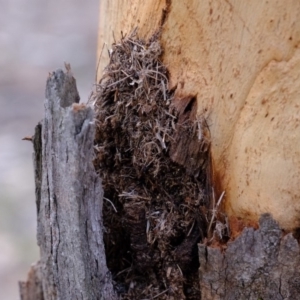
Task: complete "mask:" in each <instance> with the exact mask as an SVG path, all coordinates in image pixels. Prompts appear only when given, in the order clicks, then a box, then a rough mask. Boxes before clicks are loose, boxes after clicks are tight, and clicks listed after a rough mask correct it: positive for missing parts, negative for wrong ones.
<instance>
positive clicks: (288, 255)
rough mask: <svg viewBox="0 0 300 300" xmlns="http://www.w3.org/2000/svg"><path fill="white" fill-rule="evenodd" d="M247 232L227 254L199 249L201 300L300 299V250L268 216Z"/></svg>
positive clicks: (234, 243)
mask: <svg viewBox="0 0 300 300" xmlns="http://www.w3.org/2000/svg"><path fill="white" fill-rule="evenodd" d="M259 225H260V228H259V229H258V230H256V231H255V230H254V229H253V228H246V229H244V231H243V233H242V235H241V236H240V237H238V238H237V239H236V240H235V241H233V242H229V243H228V247H227V249H226V250H225V253H224V254H222V253H221V251H220V250H219V249H217V248H211V247H206V246H205V245H203V244H202V245H199V259H200V286H201V295H202V299H206V300H210V299H224V300H225V299H228V300H235V299H236V300H244V299H245V300H252V299H253V300H258V299H263V300H277V299H278V300H280V299H291V300H294V299H300V269H299V266H300V249H299V244H298V242H297V240H296V239H295V238H294V237H293V235H292V234H291V233H289V234H287V235H285V236H284V237H282V231H281V229H280V228H279V226H278V224H277V223H276V222H275V221H274V220H273V219H272V217H271V216H270V215H269V214H264V215H262V217H261V218H260V221H259Z"/></svg>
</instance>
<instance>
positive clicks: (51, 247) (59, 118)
mask: <svg viewBox="0 0 300 300" xmlns="http://www.w3.org/2000/svg"><path fill="white" fill-rule="evenodd" d="M66 67H67V72H66V73H64V72H63V71H61V70H58V71H56V72H53V73H52V74H50V75H49V78H48V80H47V86H46V100H45V117H44V119H43V121H42V124H40V125H38V126H37V127H36V131H35V135H34V138H33V143H34V150H35V152H34V166H35V183H36V203H37V216H38V233H37V239H38V245H39V247H40V253H41V259H40V261H39V263H38V264H36V265H35V266H33V267H32V268H31V271H30V273H29V275H28V280H27V282H25V283H20V291H21V299H22V300H25V299H26V300H42V299H43V300H50V299H53V300H54V299H116V294H115V293H114V291H113V286H112V281H111V276H110V272H109V271H108V269H107V266H106V259H105V252H104V245H103V236H102V231H103V226H102V201H103V191H102V187H101V182H100V179H99V177H98V176H97V175H96V173H95V170H94V166H93V163H92V160H93V157H94V150H93V143H94V134H95V124H94V120H93V110H92V108H90V107H87V106H86V105H84V104H76V102H77V103H78V102H79V95H78V92H77V88H76V82H75V79H74V78H73V76H72V74H71V71H70V68H69V67H68V66H66Z"/></svg>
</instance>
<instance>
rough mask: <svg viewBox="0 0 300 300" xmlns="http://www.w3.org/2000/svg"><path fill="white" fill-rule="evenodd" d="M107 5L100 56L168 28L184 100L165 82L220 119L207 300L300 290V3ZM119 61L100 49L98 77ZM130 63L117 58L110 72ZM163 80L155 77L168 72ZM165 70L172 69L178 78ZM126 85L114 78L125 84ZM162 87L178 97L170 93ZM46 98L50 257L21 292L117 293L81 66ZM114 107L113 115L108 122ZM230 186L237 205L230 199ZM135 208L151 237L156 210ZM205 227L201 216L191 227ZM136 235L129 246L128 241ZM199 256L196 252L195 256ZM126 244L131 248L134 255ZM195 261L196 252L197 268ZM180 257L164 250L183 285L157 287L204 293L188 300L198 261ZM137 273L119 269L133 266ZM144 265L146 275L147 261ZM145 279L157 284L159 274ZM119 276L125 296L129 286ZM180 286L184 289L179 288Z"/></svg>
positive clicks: (214, 141) (40, 134)
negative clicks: (78, 77)
mask: <svg viewBox="0 0 300 300" xmlns="http://www.w3.org/2000/svg"><path fill="white" fill-rule="evenodd" d="M100 6H101V12H100V31H99V47H98V53H99V57H100V53H102V49H103V43H107V44H108V46H109V47H110V46H111V44H112V42H113V41H115V42H117V43H118V41H119V40H120V39H121V37H122V36H123V35H124V34H126V33H127V34H128V33H130V32H131V31H132V30H133V29H134V28H135V27H138V28H139V29H138V33H139V36H140V37H142V38H145V39H149V38H150V37H151V36H152V35H153V34H154V33H156V38H158V42H159V43H160V44H161V45H162V47H163V51H164V52H163V55H162V57H161V59H162V61H163V63H164V64H165V65H166V66H167V67H168V70H169V78H168V79H169V82H168V83H169V89H170V90H172V91H174V90H175V94H174V97H173V94H172V93H171V92H170V91H167V92H168V95H169V94H172V97H173V98H172V99H173V100H174V105H175V107H177V108H181V109H182V111H184V112H186V111H188V112H189V113H191V111H192V109H189V107H190V106H192V108H194V104H195V103H196V104H197V116H196V119H197V117H201V118H203V119H206V120H207V122H208V125H209V129H210V138H211V149H210V151H211V153H210V157H211V159H212V169H213V176H212V181H211V182H210V184H211V186H210V187H209V188H210V189H211V190H212V191H213V193H212V194H215V195H216V196H219V195H221V196H220V197H219V201H218V204H216V203H211V208H212V211H211V212H210V213H207V215H208V216H210V217H211V220H210V222H209V226H208V229H210V228H212V229H213V228H214V234H213V236H209V235H208V236H207V239H203V240H201V243H200V244H199V245H198V257H197V259H198V260H199V263H200V267H199V286H200V290H201V298H202V299H253V300H254V299H255V300H257V299H264V300H266V299H270V300H271V299H272V300H273V299H298V298H300V284H299V282H300V272H299V262H300V253H299V252H300V249H299V243H298V241H297V238H299V234H298V233H299V230H298V228H299V227H300V221H299V220H300V218H299V216H298V211H299V209H300V204H299V201H298V198H299V196H298V195H299V193H300V188H299V184H298V182H299V169H300V155H299V153H298V151H296V150H295V149H297V147H299V146H300V136H299V134H298V133H297V131H296V132H295V131H294V130H297V129H298V126H299V120H300V118H299V103H298V102H299V100H298V99H299V96H300V92H299V91H300V77H299V76H298V74H299V71H300V51H299V42H300V19H299V15H300V2H298V1H296V0H288V1H285V2H280V1H273V2H271V3H270V1H267V0H263V1H260V0H254V1H251V2H250V1H249V2H247V3H246V2H243V3H242V4H241V2H240V1H238V0H232V1H231V2H229V1H217V0H213V1H210V2H209V1H202V0H201V1H197V0H191V1H187V0H186V1H170V0H156V1H155V0H150V1H147V2H146V3H145V1H141V0H133V1H121V0H113V1H108V0H103V1H101V2H100ZM122 32H123V33H122ZM152 41H154V39H153V40H152ZM123 42H124V41H123ZM156 42H157V41H156V40H155V43H156ZM130 43H131V44H130V45H131V46H132V49H131V50H130V51H136V50H135V46H134V43H135V41H130ZM155 43H154V44H155ZM141 44H142V43H141ZM141 44H140V45H138V46H139V47H140V48H142V49H143V51H145V52H147V51H148V52H149V53H150V52H151V51H152V50H153V49H148V48H147V45H149V44H143V45H142V46H141ZM154 44H153V43H152V44H150V46H153V45H154ZM122 45H123V46H122V47H124V43H123V44H122ZM155 45H157V44H155ZM127 46H128V45H127V44H126V45H125V48H124V49H125V50H124V51H125V53H126V55H128V51H129V48H128V47H127ZM148 52H147V53H148ZM129 54H130V53H129ZM126 55H125V56H126ZM125 56H124V57H125ZM128 57H130V55H129V56H128ZM132 58H133V56H132ZM108 59H109V58H108V57H107V56H105V54H103V53H102V57H101V60H100V64H99V74H98V76H99V78H100V77H101V70H103V68H104V66H106V65H107V63H108ZM129 60H130V59H129ZM118 63H120V62H118ZM141 65H143V64H141V63H140V64H139V66H141ZM157 65H158V64H157ZM157 65H156V66H157ZM119 69H120V68H119V66H118V65H114V64H113V65H111V68H110V71H111V74H112V75H111V78H112V77H113V76H114V74H115V73H116V72H118V70H119ZM129 71H130V72H131V71H132V70H131V69H129ZM152 72H154V73H155V70H152ZM156 73H159V74H160V75H161V73H160V72H157V71H156ZM106 75H107V74H106ZM123 75H124V74H123ZM125 75H126V78H127V79H128V78H130V80H131V81H132V82H131V83H130V84H129V85H130V86H134V85H136V84H139V82H138V81H137V80H136V81H135V79H134V78H133V79H134V80H133V79H132V78H131V77H132V76H133V77H134V75H132V74H129V72H128V73H126V72H125ZM138 76H139V75H138ZM152 77H153V78H154V79H155V78H156V81H157V78H158V77H157V76H156V77H154V76H152ZM163 77H164V78H165V79H166V75H164V74H163ZM126 78H125V79H126ZM120 82H121V81H118V82H113V83H109V84H108V85H107V86H108V87H112V86H113V87H116V83H120ZM124 82H125V81H122V83H124ZM104 83H105V80H104ZM106 83H107V82H106ZM99 85H100V84H99ZM104 85H105V84H104ZM162 85H163V86H165V83H164V84H162ZM149 90H150V89H149ZM133 91H134V89H133ZM118 93H119V91H118V90H111V91H110V93H107V95H105V96H107V99H108V100H109V99H111V97H112V95H113V97H115V98H113V100H114V101H112V102H113V103H114V104H115V105H116V107H117V108H118V105H119V104H120V105H121V104H122V103H117V100H118ZM120 93H121V92H120ZM162 94H164V95H166V91H164V93H162ZM127 96H128V95H127V94H126V97H127ZM129 96H130V95H129ZM46 98H47V99H46V102H45V110H46V113H45V118H44V120H43V122H42V124H41V125H39V126H37V128H36V134H35V137H34V139H33V142H34V149H35V181H36V199H37V200H36V202H37V214H38V244H39V246H40V249H41V259H40V261H39V262H38V263H37V264H36V265H34V266H33V267H32V268H31V270H30V272H29V275H28V280H27V281H26V282H23V283H20V294H21V299H23V300H24V299H26V300H33V299H38V300H39V299H44V300H48V299H79V298H80V299H117V297H118V296H117V291H116V290H114V288H113V283H112V279H111V274H110V272H109V270H108V268H107V265H106V263H107V262H106V258H105V250H104V245H103V225H102V200H103V191H102V188H101V183H100V179H99V178H98V176H97V175H96V174H95V170H94V167H93V164H92V160H93V155H94V153H93V143H94V133H95V129H94V123H93V111H92V109H91V108H89V107H86V106H85V105H79V104H76V103H75V104H74V102H78V100H79V97H78V93H77V89H76V85H75V80H74V78H73V77H72V75H71V73H70V69H69V68H67V72H66V73H64V72H62V71H60V70H58V71H56V72H54V73H53V74H51V75H50V77H49V79H48V81H47V88H46ZM127 98H128V97H127ZM123 104H124V103H123ZM128 107H129V108H128ZM127 108H128V109H130V105H126V109H127ZM179 111H180V109H179ZM104 115H105V114H104ZM191 115H192V114H191ZM136 116H138V115H136ZM169 116H170V113H169ZM111 117H112V116H109V115H108V116H107V118H104V121H106V120H107V119H109V118H111ZM172 117H173V116H172ZM110 122H113V120H111V121H110ZM200 127H201V126H200ZM151 128H154V127H153V126H152V127H151ZM174 128H175V125H174ZM186 130H187V131H188V130H189V129H186ZM192 131H193V130H192ZM193 132H194V133H195V131H193ZM199 132H200V133H199V134H200V136H201V131H200V130H199ZM201 138H203V137H202V136H201ZM198 139H199V135H198ZM162 144H163V143H162ZM176 144H177V146H178V147H179V145H180V149H181V150H182V149H184V147H182V145H184V144H186V145H188V142H186V143H183V141H182V140H181V139H180V135H179V134H177V136H176ZM175 148H176V145H175ZM187 148H188V146H187ZM176 150H178V149H177V148H176V149H175V150H174V151H173V155H172V154H171V159H173V161H176V163H179V164H180V162H178V161H177V160H176V159H179V160H180V159H182V157H184V159H185V160H186V162H187V163H188V162H191V159H189V155H188V154H189V152H188V150H187V153H182V152H180V153H179V152H176ZM176 153H179V154H180V155H179V156H178V155H177V154H176ZM116 154H118V152H116ZM176 155H177V156H176ZM170 164H171V163H170ZM187 168H188V166H187ZM174 174H175V172H174ZM113 179H114V178H113ZM223 192H225V193H226V198H225V200H224V201H225V202H224V205H223V206H222V205H221V206H219V204H220V202H221V200H222V197H223V196H224V193H223ZM120 195H121V196H122V193H121V194H119V196H120ZM131 196H132V195H131ZM137 196H138V195H137ZM171 198H172V197H171ZM212 199H214V197H212ZM146 200H147V201H148V200H149V199H148V198H147V199H146ZM171 200H173V198H172V199H171ZM108 201H110V200H108ZM186 201H187V203H188V202H189V201H190V199H189V198H188V197H187V198H186ZM132 203H133V204H134V205H135V206H134V205H133V206H130V205H131V204H130V203H129V204H128V203H126V205H127V206H128V205H129V207H127V209H128V211H129V212H132V215H135V213H136V211H137V210H138V209H136V207H137V206H138V205H139V204H140V203H142V202H135V201H134V200H133V201H132ZM110 204H112V208H113V209H114V210H116V209H115V207H114V206H113V203H110ZM185 206H186V205H185ZM112 208H111V210H113V209H112ZM283 208H284V209H283ZM216 210H218V211H217V212H216ZM155 213H159V211H158V210H157V212H155ZM201 213H203V212H201ZM199 214H200V212H199ZM220 216H222V218H221V219H222V221H224V220H226V219H227V216H228V220H229V221H228V222H227V224H226V226H227V229H229V233H230V238H228V239H227V240H226V241H224V239H223V237H222V233H223V231H222V228H220V226H221V227H222V226H223V225H224V224H222V223H220V220H219V219H218V218H220ZM116 217H118V215H117V214H116V215H114V218H116ZM136 217H137V218H136V219H132V220H131V221H132V222H131V223H132V224H131V225H132V226H131V227H132V228H130V229H132V231H134V230H135V231H138V234H139V235H140V236H141V237H144V235H145V232H147V233H148V232H150V231H151V230H152V229H153V228H150V227H151V224H150V223H147V222H148V221H149V219H146V217H148V216H146V214H145V213H143V212H142V213H140V214H139V212H138V215H137V216H136ZM273 218H274V219H273ZM112 220H113V218H112ZM123 221H124V220H123V219H122V220H117V222H118V224H119V225H120V227H118V229H120V230H121V229H122V226H123V225H124V224H125V225H126V222H125V223H122V222H123ZM127 221H128V220H127ZM112 222H113V221H112ZM136 224H139V225H140V226H138V227H137V226H136ZM145 224H146V225H145ZM149 224H150V225H149ZM148 225H149V226H150V227H149V228H148ZM163 225H164V224H162V223H161V224H160V227H159V226H158V227H157V228H156V229H159V228H163V227H164V226H163ZM146 226H147V227H146ZM127 227H128V224H127ZM129 227H130V226H129ZM145 227H146V228H145ZM193 228H194V223H193V225H192V227H191V229H190V232H189V233H188V235H187V236H189V234H190V233H191V232H192V229H193ZM160 230H162V229H160ZM203 231H204V230H203ZM208 231H209V230H208ZM122 232H123V231H122ZM124 232H125V231H124ZM205 234H207V232H206V233H204V235H205ZM119 235H120V233H119ZM107 236H108V235H107ZM198 238H199V237H198V236H195V237H193V235H192V234H191V236H190V239H193V241H192V242H191V243H190V244H193V245H194V244H195V243H196V242H197V240H198ZM108 239H109V236H108ZM112 241H113V242H114V240H112ZM132 241H133V240H132V239H131V242H132ZM143 241H144V242H143V244H141V245H140V244H138V245H137V246H140V247H138V249H135V250H136V253H138V254H139V256H138V257H139V258H140V260H139V262H140V263H141V265H142V263H143V261H144V260H145V257H147V259H148V261H147V263H148V265H149V266H150V267H151V255H150V254H151V252H150V251H149V252H147V253H144V252H145V251H144V249H148V248H149V249H150V246H149V243H148V240H147V239H144V240H143ZM185 241H189V240H184V239H183V242H182V241H181V244H180V241H175V243H174V245H173V249H171V250H170V249H162V250H163V252H166V251H170V252H172V251H173V254H174V253H175V256H174V257H178V261H180V260H184V259H185V258H186V257H185V255H186V253H188V252H189V250H190V248H189V246H190V245H189V243H187V242H185ZM195 241H196V242H195ZM129 244H130V243H128V244H126V245H124V247H125V246H126V247H129V248H130V246H132V245H129ZM153 244H154V242H153ZM151 245H152V244H151ZM118 246H120V245H118ZM121 246H122V245H121ZM141 246H143V247H141ZM148 246H149V247H148ZM109 250H110V249H109ZM178 250H180V251H178ZM120 253H121V252H120ZM178 253H179V254H178ZM191 253H192V252H191ZM191 253H190V252H189V253H188V254H190V255H191V256H189V257H188V258H189V259H190V258H192V256H193V255H194V254H191ZM144 254H145V255H144ZM148 254H149V255H148ZM176 254H177V256H176ZM126 255H127V257H126V259H127V258H128V257H129V256H130V255H129V256H128V253H127V252H126ZM187 256H188V255H187ZM162 257H163V256H159V257H158V258H159V259H161V258H162ZM118 259H122V258H118ZM158 261H159V262H161V260H158ZM152 262H153V261H152ZM191 262H193V260H192V259H191V260H190V261H189V264H186V265H188V266H190V263H191ZM126 263H127V262H126ZM168 263H170V262H165V261H162V262H161V265H160V267H162V268H163V267H165V269H166V272H165V273H166V274H167V276H166V277H172V276H173V272H174V270H175V271H176V272H177V273H176V274H177V275H178V276H179V277H180V276H181V277H180V278H181V279H182V278H183V279H182V281H180V284H181V286H180V287H179V285H178V286H176V284H173V285H172V286H170V285H169V286H168V285H167V283H166V282H165V281H164V282H162V283H161V286H159V288H157V289H156V290H155V291H150V292H149V295H153V296H151V297H152V298H157V299H176V297H175V298H174V295H179V294H180V295H181V296H180V299H195V298H192V296H191V297H190V298H189V296H188V295H189V291H188V290H189V288H187V286H186V285H185V284H186V282H185V279H184V276H185V274H187V273H188V270H186V269H184V268H181V267H180V266H181V264H180V263H179V262H178V263H173V264H172V265H170V266H169V267H168ZM183 265H184V264H183ZM150 267H149V268H150ZM129 269H130V268H129ZM125 271H126V270H121V271H120V272H119V273H118V274H114V275H116V276H118V275H120V274H123V275H124V273H123V272H125ZM138 271H139V272H140V273H142V272H141V268H140V269H139V270H138ZM162 271H165V270H162ZM196 272H197V269H196ZM153 274H155V273H152V274H151V276H152V277H153V278H154V277H155V276H154V275H153ZM156 274H157V273H156ZM196 275H197V276H198V274H197V273H196ZM123 277H124V278H125V279H126V278H127V277H126V276H123ZM179 277H178V278H179ZM154 279H155V280H156V281H157V278H154ZM168 279H170V278H168ZM192 279H193V280H195V277H193V278H192ZM170 280H171V279H170ZM196 281H197V283H198V277H196ZM193 282H194V281H193ZM140 283H141V282H140ZM135 284H136V282H134V281H132V282H129V284H128V285H129V289H134V287H135ZM143 284H144V285H145V287H147V289H149V285H147V282H146V283H145V282H142V283H141V286H142V285H143ZM117 287H118V293H119V294H122V290H124V286H122V284H120V285H118V286H117ZM193 287H194V286H193ZM176 289H177V291H178V290H180V289H182V292H181V293H177V294H176ZM172 293H173V294H172ZM169 295H173V296H172V297H171V296H170V297H169ZM194 295H195V294H194ZM197 295H199V291H198V294H197ZM168 297H169V298H168ZM178 297H179V296H178ZM125 299H128V298H125Z"/></svg>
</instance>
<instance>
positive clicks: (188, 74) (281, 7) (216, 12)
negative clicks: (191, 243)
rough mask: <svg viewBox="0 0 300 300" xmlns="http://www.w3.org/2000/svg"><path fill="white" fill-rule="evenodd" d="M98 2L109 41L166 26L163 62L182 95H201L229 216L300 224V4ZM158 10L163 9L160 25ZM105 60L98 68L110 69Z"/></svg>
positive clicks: (292, 0) (261, 0)
mask: <svg viewBox="0 0 300 300" xmlns="http://www.w3.org/2000/svg"><path fill="white" fill-rule="evenodd" d="M147 3H148V4H147V5H145V1H140V0H133V1H117V0H115V1H101V11H100V30H99V47H98V48H99V53H100V51H101V49H102V46H103V43H104V42H107V43H108V44H110V43H111V42H112V39H113V38H112V31H113V32H114V34H115V36H116V40H117V39H118V38H119V36H120V31H121V30H122V31H123V32H125V33H126V32H129V31H130V30H132V29H133V28H134V27H135V26H138V27H139V28H140V35H141V36H144V37H148V36H149V35H150V34H151V32H154V31H155V30H157V29H158V27H159V24H160V22H161V21H162V20H164V24H163V27H162V36H161V41H162V45H163V48H164V56H163V61H164V63H165V64H166V65H167V66H168V68H169V70H170V76H171V82H170V86H175V85H177V91H176V95H177V96H178V97H181V96H186V95H189V94H191V95H196V96H197V102H198V113H199V114H202V113H204V115H205V116H207V117H208V120H209V124H210V130H211V136H212V159H213V164H214V171H215V182H214V184H215V187H216V190H217V196H218V195H219V194H221V192H222V191H223V190H225V191H226V198H225V204H226V205H225V208H226V212H227V214H229V216H238V217H241V218H243V219H244V220H245V222H247V221H249V222H258V218H259V216H260V215H261V214H262V213H265V212H269V213H272V215H273V216H274V218H275V219H276V220H277V221H279V223H280V226H281V227H283V228H285V229H287V230H292V229H294V228H297V227H299V226H300V218H299V216H298V213H297V212H298V211H299V210H300V202H299V201H298V199H299V194H300V185H299V178H300V171H299V170H300V155H299V151H297V149H299V148H300V131H299V124H300V113H299V109H300V106H299V99H300V77H299V76H298V74H299V72H300V50H299V42H300V18H299V15H300V2H299V1H297V0H288V1H277V0H274V1H267V0H254V1H239V0H231V1H219V0H213V1H204V0H202V1H201V0H200V1H199V0H190V1H149V2H147ZM162 9H165V11H166V12H167V13H166V14H165V18H162ZM105 55H106V53H105ZM105 55H103V59H102V62H101V65H100V71H101V69H103V67H104V65H105V63H106V62H107V56H105Z"/></svg>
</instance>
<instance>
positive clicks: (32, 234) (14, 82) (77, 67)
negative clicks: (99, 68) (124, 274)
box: [0, 0, 99, 300]
mask: <svg viewBox="0 0 300 300" xmlns="http://www.w3.org/2000/svg"><path fill="white" fill-rule="evenodd" d="M0 4H1V9H0V104H1V106H0V299H5V300H15V299H19V293H18V281H19V280H25V279H26V276H27V272H28V270H29V267H30V265H31V264H32V263H34V262H36V261H37V260H38V258H39V250H38V247H37V245H36V207H35V196H34V178H33V164H32V152H33V150H32V144H31V143H30V142H27V141H22V138H23V137H25V136H31V135H32V134H33V132H34V127H35V125H36V124H37V123H38V121H40V120H41V119H42V118H43V101H44V90H45V84H46V79H47V76H48V72H49V71H54V70H56V69H58V68H62V67H63V66H64V62H69V63H71V66H72V70H73V74H74V76H75V78H76V80H77V87H78V90H79V93H80V97H81V102H86V101H87V99H88V96H89V94H90V92H91V90H92V86H93V83H94V82H95V73H96V49H97V29H98V9H99V0H90V1H83V0H64V1H46V0H9V1H7V0H0Z"/></svg>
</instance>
